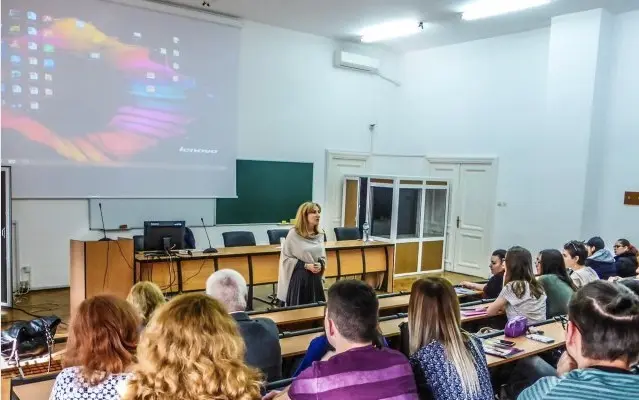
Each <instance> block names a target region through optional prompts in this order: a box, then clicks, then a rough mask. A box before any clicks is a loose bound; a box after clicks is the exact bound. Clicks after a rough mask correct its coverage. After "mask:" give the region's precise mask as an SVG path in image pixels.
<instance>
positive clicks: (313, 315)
mask: <svg viewBox="0 0 639 400" xmlns="http://www.w3.org/2000/svg"><path fill="white" fill-rule="evenodd" d="M481 293H482V292H476V294H477V295H481ZM467 296H472V295H468V294H462V295H458V297H460V298H463V297H467ZM409 300H410V294H404V295H397V296H390V297H382V298H380V299H379V310H380V311H387V310H393V309H402V310H403V312H406V310H405V309H407V308H408V302H409ZM324 308H325V306H314V307H306V308H297V309H293V310H286V309H283V310H282V311H271V312H263V313H256V314H251V318H268V319H270V320H272V321H273V322H275V324H276V325H277V326H278V327H280V328H283V327H286V326H287V325H291V324H299V323H304V322H313V321H319V320H322V319H324Z"/></svg>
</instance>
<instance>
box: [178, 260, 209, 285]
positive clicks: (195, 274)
mask: <svg viewBox="0 0 639 400" xmlns="http://www.w3.org/2000/svg"><path fill="white" fill-rule="evenodd" d="M206 261H207V260H204V261H202V265H200V268H199V269H198V270H197V272H196V273H194V274H193V275H191V276H189V277H188V278H187V279H185V280H184V281H182V287H184V285H186V283H187V282H188V281H190V280H191V279H193V278H195V277H196V276H197V275H199V274H200V272H202V268H204V264H206Z"/></svg>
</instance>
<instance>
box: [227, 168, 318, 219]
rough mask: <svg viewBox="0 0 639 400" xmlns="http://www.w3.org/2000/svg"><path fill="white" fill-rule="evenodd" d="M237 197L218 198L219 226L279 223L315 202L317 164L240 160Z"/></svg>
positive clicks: (237, 173) (237, 174) (237, 170)
mask: <svg viewBox="0 0 639 400" xmlns="http://www.w3.org/2000/svg"><path fill="white" fill-rule="evenodd" d="M236 176H237V198H236V199H218V200H217V204H216V213H215V214H216V221H215V223H216V225H230V224H259V223H279V222H282V221H284V220H286V221H288V220H289V219H291V218H295V212H296V211H297V207H299V205H300V204H302V203H303V202H305V201H311V200H312V199H313V163H299V162H280V161H253V160H237V164H236Z"/></svg>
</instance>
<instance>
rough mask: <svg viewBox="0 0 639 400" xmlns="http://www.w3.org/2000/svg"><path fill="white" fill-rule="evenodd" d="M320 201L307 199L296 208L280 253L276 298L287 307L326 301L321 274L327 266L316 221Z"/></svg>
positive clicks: (322, 234) (322, 237) (322, 238)
mask: <svg viewBox="0 0 639 400" xmlns="http://www.w3.org/2000/svg"><path fill="white" fill-rule="evenodd" d="M321 211H322V209H321V208H320V206H319V204H317V203H312V202H307V203H304V204H302V205H301V206H300V207H299V208H298V209H297V215H296V217H295V219H296V220H295V227H294V228H292V229H291V230H290V231H289V232H288V235H287V236H286V240H284V244H283V245H282V254H281V256H280V270H279V275H278V280H277V298H278V299H279V300H280V301H283V302H284V303H286V305H287V306H296V305H299V304H309V303H315V302H318V301H325V300H326V297H325V296H324V285H323V284H322V275H323V274H324V270H325V268H326V249H325V248H324V233H321V232H320V228H319V222H320V213H321Z"/></svg>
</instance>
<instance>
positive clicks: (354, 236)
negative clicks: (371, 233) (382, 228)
mask: <svg viewBox="0 0 639 400" xmlns="http://www.w3.org/2000/svg"><path fill="white" fill-rule="evenodd" d="M335 239H337V241H338V242H340V241H342V240H359V239H361V237H360V235H359V228H335Z"/></svg>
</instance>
